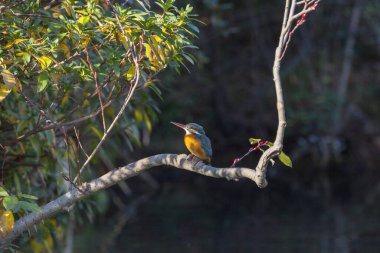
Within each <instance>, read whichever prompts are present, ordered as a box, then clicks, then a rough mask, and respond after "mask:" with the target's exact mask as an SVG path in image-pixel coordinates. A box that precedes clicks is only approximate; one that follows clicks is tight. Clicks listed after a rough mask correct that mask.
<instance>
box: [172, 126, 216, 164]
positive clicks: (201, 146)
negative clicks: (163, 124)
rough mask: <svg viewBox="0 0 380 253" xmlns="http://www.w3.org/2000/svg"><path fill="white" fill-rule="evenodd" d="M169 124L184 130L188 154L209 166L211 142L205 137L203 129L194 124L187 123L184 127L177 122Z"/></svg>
mask: <svg viewBox="0 0 380 253" xmlns="http://www.w3.org/2000/svg"><path fill="white" fill-rule="evenodd" d="M170 123H172V124H173V125H175V126H177V127H179V128H182V129H183V130H185V132H186V133H185V137H184V142H185V146H186V148H187V149H188V150H189V151H190V153H191V154H193V155H194V156H195V157H197V158H199V159H200V160H202V161H204V162H207V163H208V164H211V158H212V148H211V141H210V139H209V138H208V137H207V136H206V132H205V131H204V130H203V127H202V126H201V125H198V124H196V123H188V124H186V125H184V124H181V123H177V122H170Z"/></svg>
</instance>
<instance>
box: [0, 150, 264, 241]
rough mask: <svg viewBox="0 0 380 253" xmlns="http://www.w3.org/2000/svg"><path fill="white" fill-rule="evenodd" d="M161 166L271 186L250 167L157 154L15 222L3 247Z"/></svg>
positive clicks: (56, 200) (123, 168)
mask: <svg viewBox="0 0 380 253" xmlns="http://www.w3.org/2000/svg"><path fill="white" fill-rule="evenodd" d="M161 165H167V166H172V167H176V168H179V169H184V170H188V171H192V172H196V173H199V174H202V175H205V176H209V177H215V178H226V179H228V180H238V179H240V178H248V179H250V180H252V181H254V182H256V184H257V185H258V186H259V187H263V186H266V185H267V182H266V180H265V176H264V175H262V171H257V172H256V171H255V170H253V169H250V168H216V167H212V166H209V165H205V164H204V163H201V162H198V163H195V164H194V161H190V160H188V159H187V155H185V154H181V155H176V154H159V155H154V156H150V157H146V158H143V159H141V160H138V161H136V162H133V163H130V164H128V165H126V166H124V167H120V168H116V169H113V170H112V171H110V172H108V173H107V174H104V175H103V176H101V177H99V178H97V179H94V180H92V181H90V182H88V183H83V184H81V185H80V186H79V187H78V189H76V188H73V189H72V190H71V191H68V192H67V193H65V194H64V195H62V196H60V197H58V198H57V199H55V200H53V201H51V202H49V203H48V204H46V205H45V206H43V207H42V208H41V210H40V211H39V212H34V213H30V214H28V215H26V216H24V217H22V218H21V219H19V220H18V221H17V222H16V223H15V226H14V228H13V231H12V232H11V233H10V234H8V235H7V236H6V237H5V238H4V239H3V240H2V241H0V245H6V244H9V243H10V242H12V241H13V240H14V239H16V238H17V237H18V236H19V235H21V234H22V233H23V232H24V231H26V230H28V229H30V228H31V227H32V226H34V225H35V224H38V223H40V222H41V221H42V220H44V219H46V218H48V217H51V216H53V215H54V214H56V213H58V212H61V211H64V210H66V209H67V208H68V207H70V206H71V205H72V204H73V203H75V202H77V201H79V200H81V199H83V198H86V197H88V196H90V195H92V194H94V193H96V192H98V191H100V190H104V189H106V188H108V187H110V186H112V185H114V184H116V183H118V182H120V181H123V180H125V179H128V178H131V177H133V176H136V175H138V174H140V173H141V172H143V171H145V170H147V169H150V168H153V167H158V166H161Z"/></svg>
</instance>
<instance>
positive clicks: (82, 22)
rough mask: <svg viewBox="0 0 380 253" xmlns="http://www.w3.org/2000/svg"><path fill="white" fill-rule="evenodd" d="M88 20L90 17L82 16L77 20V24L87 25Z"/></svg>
mask: <svg viewBox="0 0 380 253" xmlns="http://www.w3.org/2000/svg"><path fill="white" fill-rule="evenodd" d="M89 20H90V16H82V17H80V18H79V19H78V23H79V24H81V25H85V24H87V22H88V21H89Z"/></svg>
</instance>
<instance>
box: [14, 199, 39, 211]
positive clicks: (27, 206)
mask: <svg viewBox="0 0 380 253" xmlns="http://www.w3.org/2000/svg"><path fill="white" fill-rule="evenodd" d="M19 206H20V208H21V209H24V210H25V211H27V212H38V211H40V210H41V208H40V207H39V206H38V205H37V204H36V203H32V202H27V201H19Z"/></svg>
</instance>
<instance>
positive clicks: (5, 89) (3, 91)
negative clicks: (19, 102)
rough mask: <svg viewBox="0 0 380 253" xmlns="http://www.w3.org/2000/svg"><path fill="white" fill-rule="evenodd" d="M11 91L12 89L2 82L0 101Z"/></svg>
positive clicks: (0, 85)
mask: <svg viewBox="0 0 380 253" xmlns="http://www.w3.org/2000/svg"><path fill="white" fill-rule="evenodd" d="M11 91H12V89H9V88H8V85H5V84H0V102H1V101H3V100H4V99H5V98H6V97H7V96H8V94H9V93H11Z"/></svg>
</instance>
